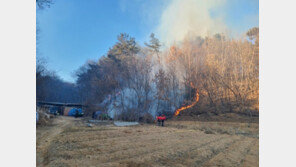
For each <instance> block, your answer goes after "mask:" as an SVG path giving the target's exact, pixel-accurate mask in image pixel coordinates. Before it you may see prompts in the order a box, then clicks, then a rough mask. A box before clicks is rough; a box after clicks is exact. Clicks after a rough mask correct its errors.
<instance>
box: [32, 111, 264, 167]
mask: <svg viewBox="0 0 296 167" xmlns="http://www.w3.org/2000/svg"><path fill="white" fill-rule="evenodd" d="M92 125H93V126H92V127H88V126H87V123H86V122H85V121H84V120H82V119H80V118H79V119H75V118H72V117H63V116H61V117H58V118H55V119H54V121H53V124H52V125H50V126H45V127H37V134H36V136H37V143H36V144H37V150H36V151H37V157H36V158H37V166H61V167H62V166H63V167H65V166H100V167H101V166H131V167H132V166H208V167H212V166H227V167H228V166H241V167H253V166H259V136H258V133H259V125H258V123H225V122H197V121H167V122H165V127H159V126H156V125H147V124H144V125H136V126H129V127H116V126H114V125H113V124H112V122H107V123H106V122H104V123H102V124H97V125H95V124H92Z"/></svg>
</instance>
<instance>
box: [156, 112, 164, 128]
mask: <svg viewBox="0 0 296 167" xmlns="http://www.w3.org/2000/svg"><path fill="white" fill-rule="evenodd" d="M156 119H157V122H158V125H160V122H161V126H163V125H164V120H166V117H165V115H164V114H162V115H161V116H156Z"/></svg>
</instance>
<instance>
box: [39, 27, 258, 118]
mask: <svg viewBox="0 0 296 167" xmlns="http://www.w3.org/2000/svg"><path fill="white" fill-rule="evenodd" d="M75 77H76V82H75V83H67V82H64V81H63V80H62V79H60V78H59V77H58V76H57V75H56V74H55V73H54V72H51V71H48V70H47V69H46V62H44V61H42V59H37V65H36V89H37V90H36V93H37V101H58V102H79V103H83V104H85V105H87V106H88V111H87V113H92V112H93V111H97V110H101V111H104V112H106V113H108V114H111V115H113V116H114V117H115V118H117V119H122V120H138V119H139V118H140V117H141V116H143V115H145V114H151V115H156V114H161V113H165V114H166V115H168V116H172V115H173V114H175V115H178V114H179V113H180V114H182V112H186V111H187V110H190V112H191V113H193V114H200V113H204V112H211V113H214V114H220V113H227V112H230V113H232V112H235V113H240V114H246V115H249V116H252V114H254V113H258V112H259V28H257V27H254V28H251V29H250V30H249V31H247V32H246V34H245V36H244V37H242V38H240V39H235V38H231V37H228V36H226V35H224V34H215V35H213V36H207V37H204V38H202V37H194V38H193V37H188V38H186V39H184V40H183V41H182V42H178V43H173V44H171V45H170V46H165V45H164V44H162V42H161V41H159V39H158V38H157V37H156V36H155V35H154V34H153V33H152V34H151V35H150V40H149V41H147V42H145V44H144V45H143V46H141V45H140V44H139V43H137V42H136V39H135V38H133V37H131V36H130V35H129V34H126V33H122V34H120V35H118V37H117V42H116V43H115V44H114V45H113V46H112V47H111V48H110V49H109V51H108V52H107V53H106V54H105V55H103V56H101V57H100V58H99V59H98V61H88V62H86V63H85V65H83V66H81V67H80V68H78V70H77V71H76V72H75ZM178 109H179V110H178ZM176 111H177V112H176Z"/></svg>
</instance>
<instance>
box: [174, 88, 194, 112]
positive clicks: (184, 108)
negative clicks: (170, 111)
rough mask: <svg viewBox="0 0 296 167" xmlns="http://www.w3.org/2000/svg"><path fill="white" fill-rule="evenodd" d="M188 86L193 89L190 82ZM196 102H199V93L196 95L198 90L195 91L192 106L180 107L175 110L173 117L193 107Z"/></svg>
mask: <svg viewBox="0 0 296 167" xmlns="http://www.w3.org/2000/svg"><path fill="white" fill-rule="evenodd" d="M190 86H191V87H193V84H192V82H191V83H190ZM198 100H199V93H198V90H196V95H195V101H194V102H193V103H192V104H190V105H188V106H184V107H181V108H179V109H178V110H176V112H175V116H177V115H179V114H180V112H181V111H183V110H186V109H188V108H191V107H193V106H194V105H195V104H196V103H197V102H198Z"/></svg>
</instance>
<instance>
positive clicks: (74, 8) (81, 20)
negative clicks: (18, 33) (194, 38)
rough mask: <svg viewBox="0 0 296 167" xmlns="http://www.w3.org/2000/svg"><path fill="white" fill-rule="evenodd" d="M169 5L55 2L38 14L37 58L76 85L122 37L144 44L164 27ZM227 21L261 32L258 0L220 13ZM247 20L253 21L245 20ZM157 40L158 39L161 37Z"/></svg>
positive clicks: (236, 2)
mask: <svg viewBox="0 0 296 167" xmlns="http://www.w3.org/2000/svg"><path fill="white" fill-rule="evenodd" d="M169 3H170V1H169V0H87V1H86V0H54V4H53V5H52V6H51V7H50V8H47V9H44V10H42V11H39V10H37V14H36V16H37V24H38V26H39V27H40V29H41V32H40V34H39V36H40V37H39V39H38V42H39V44H38V50H39V52H38V54H39V55H38V56H40V57H44V58H46V60H47V62H48V65H47V66H48V68H49V69H50V70H54V71H56V72H57V74H58V75H59V76H60V77H61V78H62V79H64V80H65V81H69V82H74V81H75V79H74V78H73V73H74V71H75V70H77V69H78V68H79V67H80V66H82V65H83V64H85V62H86V61H87V60H98V59H99V58H100V56H102V55H104V54H106V53H107V51H108V49H109V48H110V47H112V45H113V44H114V43H115V42H116V37H117V35H118V34H119V33H121V32H126V33H128V34H130V35H131V36H133V37H135V38H136V40H137V42H139V43H140V44H142V43H143V42H144V41H147V39H148V37H149V34H150V33H152V32H153V31H154V30H155V28H156V27H157V25H158V24H159V21H160V19H159V18H160V17H161V14H162V12H163V10H164V9H165V8H166V6H167V5H168V4H169ZM219 13H223V14H224V15H225V18H226V19H225V22H226V24H227V25H228V26H231V27H233V28H234V29H236V31H237V32H244V31H246V30H247V29H249V28H250V27H254V26H258V24H259V22H258V20H259V16H258V15H259V2H258V0H228V1H227V3H226V4H225V6H224V7H223V8H221V10H218V11H217V12H216V13H213V14H219ZM246 16H248V17H246ZM156 35H157V34H156Z"/></svg>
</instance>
